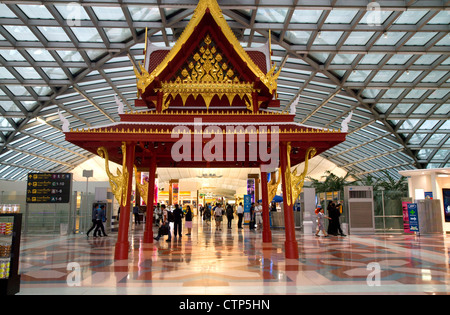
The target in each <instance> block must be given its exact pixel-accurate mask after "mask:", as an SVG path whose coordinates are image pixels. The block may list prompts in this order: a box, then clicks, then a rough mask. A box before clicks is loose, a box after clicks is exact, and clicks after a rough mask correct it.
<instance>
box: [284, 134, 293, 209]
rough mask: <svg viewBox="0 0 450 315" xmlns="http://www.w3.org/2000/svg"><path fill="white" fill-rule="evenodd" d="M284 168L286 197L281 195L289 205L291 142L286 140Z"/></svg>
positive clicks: (290, 194)
mask: <svg viewBox="0 0 450 315" xmlns="http://www.w3.org/2000/svg"><path fill="white" fill-rule="evenodd" d="M281 154H284V153H283V152H281ZM286 154H287V157H286V170H285V171H284V180H285V184H286V189H285V190H286V198H284V197H283V201H285V200H284V199H286V203H287V205H288V206H290V205H291V204H292V183H291V143H290V142H288V143H287V148H286Z"/></svg>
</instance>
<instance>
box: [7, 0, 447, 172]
mask: <svg viewBox="0 0 450 315" xmlns="http://www.w3.org/2000/svg"><path fill="white" fill-rule="evenodd" d="M32 2H33V1H28V2H24V1H18V0H6V1H1V3H0V178H1V179H10V180H19V179H23V178H24V177H25V176H26V174H27V173H28V172H30V171H43V172H44V171H45V172H48V171H55V172H66V171H70V170H71V169H72V168H74V167H75V166H77V165H78V164H80V163H82V162H84V161H85V160H86V159H89V158H90V157H91V156H92V155H91V154H89V153H87V152H86V151H84V150H82V149H80V148H78V147H76V146H74V145H72V144H70V143H68V142H66V141H65V140H64V134H63V133H62V129H61V125H62V122H61V121H60V118H59V116H58V111H59V112H61V113H62V114H63V115H64V117H65V118H67V119H68V120H69V121H70V126H71V127H72V128H83V127H90V126H98V125H102V124H105V123H110V122H111V121H112V122H114V121H118V120H119V116H118V114H117V105H116V103H115V99H114V96H115V95H117V96H118V97H119V98H120V100H121V101H122V102H123V104H124V105H125V107H126V109H128V110H130V109H134V101H133V100H134V99H135V98H136V78H135V75H134V72H133V65H136V64H137V63H138V62H140V61H142V59H143V57H144V56H143V49H144V41H145V28H146V27H148V35H149V40H150V41H151V42H152V43H153V44H155V45H163V46H171V45H173V43H174V41H175V40H176V37H177V36H178V35H179V34H180V33H181V31H182V30H183V29H184V27H185V26H186V25H187V22H188V21H189V18H190V15H191V14H192V12H193V9H194V8H195V6H196V4H197V2H196V1H192V0H191V1H189V0H182V1H175V0H169V1H160V0H153V1H152V0H150V1H141V0H107V1H106V0H102V1H99V0H87V1H86V0H84V1H74V0H50V1H35V2H36V4H32ZM218 2H219V5H220V6H221V8H222V11H223V13H224V15H225V16H226V18H227V21H228V23H229V24H230V26H231V27H232V29H233V30H234V31H235V33H236V35H237V36H238V38H239V39H240V41H241V43H242V45H243V46H244V47H257V46H260V45H263V44H264V43H265V42H266V41H267V39H268V38H269V37H270V38H271V43H272V45H271V47H272V50H273V58H272V61H273V62H274V63H275V64H276V65H277V67H282V71H281V74H280V76H279V78H278V97H279V99H280V100H281V108H279V109H273V110H287V111H289V110H290V105H291V103H292V102H294V100H296V99H297V97H299V96H300V98H299V101H298V103H297V105H296V120H297V121H298V122H301V123H305V124H308V125H311V126H319V127H329V128H336V129H337V128H340V124H341V122H342V120H343V119H344V118H345V117H347V116H348V114H349V113H350V112H351V111H353V115H352V121H351V122H350V123H349V134H348V136H347V141H345V142H344V143H342V144H340V145H338V146H336V147H334V148H332V149H330V150H328V151H327V152H325V153H322V156H323V157H325V158H327V159H329V160H331V161H332V162H334V163H336V164H337V165H338V166H340V167H342V168H344V169H346V170H348V171H353V172H354V173H355V174H356V175H366V174H372V175H373V176H375V177H380V176H383V173H382V172H381V171H388V172H389V173H390V174H391V175H392V176H394V177H398V176H399V174H398V171H399V170H406V169H412V168H435V167H449V157H450V141H449V134H450V122H449V112H450V102H449V95H450V82H449V79H450V72H449V70H450V58H449V54H450V49H449V46H450V35H449V24H450V11H449V5H450V1H444V0H441V1H438V0H417V1H388V0H385V1H378V2H372V1H368V0H365V1H364V0H348V1H340V0H314V1H313V0H279V1H277V3H276V5H274V4H273V1H266V0H239V1H234V0H232V1H218ZM269 30H270V31H269Z"/></svg>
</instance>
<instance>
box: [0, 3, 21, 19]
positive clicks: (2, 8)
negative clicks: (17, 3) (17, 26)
mask: <svg viewBox="0 0 450 315" xmlns="http://www.w3.org/2000/svg"><path fill="white" fill-rule="evenodd" d="M0 17H2V18H17V16H16V15H15V14H14V12H13V11H11V10H10V9H9V8H8V7H7V6H6V4H4V3H0Z"/></svg>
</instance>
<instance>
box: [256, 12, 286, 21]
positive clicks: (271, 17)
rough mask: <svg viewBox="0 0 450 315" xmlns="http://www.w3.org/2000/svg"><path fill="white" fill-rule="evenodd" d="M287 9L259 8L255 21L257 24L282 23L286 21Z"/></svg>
mask: <svg viewBox="0 0 450 315" xmlns="http://www.w3.org/2000/svg"><path fill="white" fill-rule="evenodd" d="M287 11H288V10H287V9H277V8H273V9H265V8H259V9H258V11H256V18H255V20H256V21H257V22H264V23H283V22H284V20H285V19H286V14H287Z"/></svg>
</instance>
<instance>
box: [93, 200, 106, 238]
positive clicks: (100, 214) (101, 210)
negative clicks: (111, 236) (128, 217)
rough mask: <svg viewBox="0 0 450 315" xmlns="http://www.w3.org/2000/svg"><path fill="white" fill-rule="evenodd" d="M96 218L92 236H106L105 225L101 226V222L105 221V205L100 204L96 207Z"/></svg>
mask: <svg viewBox="0 0 450 315" xmlns="http://www.w3.org/2000/svg"><path fill="white" fill-rule="evenodd" d="M96 220H97V226H96V227H95V230H94V237H96V236H100V237H101V236H102V233H103V236H108V235H106V232H105V227H104V226H103V222H106V211H105V206H104V205H101V206H100V207H98V208H97V209H96Z"/></svg>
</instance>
